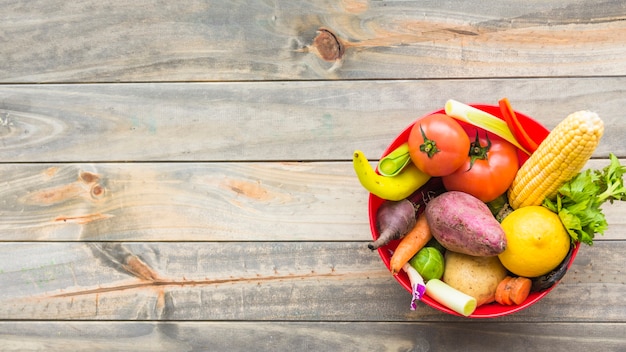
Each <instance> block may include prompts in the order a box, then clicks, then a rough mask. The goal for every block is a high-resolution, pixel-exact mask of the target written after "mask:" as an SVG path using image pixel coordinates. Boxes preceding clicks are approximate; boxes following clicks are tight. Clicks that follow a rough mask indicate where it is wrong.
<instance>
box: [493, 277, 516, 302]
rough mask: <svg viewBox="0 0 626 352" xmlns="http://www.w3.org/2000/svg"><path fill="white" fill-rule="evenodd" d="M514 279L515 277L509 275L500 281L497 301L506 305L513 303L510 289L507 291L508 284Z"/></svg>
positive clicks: (497, 288) (497, 289)
mask: <svg viewBox="0 0 626 352" xmlns="http://www.w3.org/2000/svg"><path fill="white" fill-rule="evenodd" d="M512 279H513V278H512V277H510V276H507V277H505V278H504V279H503V280H502V281H500V283H499V284H498V286H497V287H496V302H498V303H500V304H502V305H505V306H508V305H511V300H510V297H509V291H507V286H508V284H509V282H510V281H511V280H512Z"/></svg>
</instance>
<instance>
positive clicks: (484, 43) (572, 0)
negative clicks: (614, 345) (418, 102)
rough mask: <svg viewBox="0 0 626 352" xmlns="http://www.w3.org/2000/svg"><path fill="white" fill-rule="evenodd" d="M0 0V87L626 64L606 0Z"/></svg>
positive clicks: (530, 73)
mask: <svg viewBox="0 0 626 352" xmlns="http://www.w3.org/2000/svg"><path fill="white" fill-rule="evenodd" d="M2 8H3V11H2V14H1V15H0V39H1V40H2V53H3V59H2V61H3V65H2V66H0V81H2V82H6V83H17V82H32V83H35V82H120V81H125V82H147V81H160V82H163V81H208V80H212V81H218V80H219V81H232V80H294V79H295V80H299V79H319V78H325V79H372V78H447V77H451V76H452V77H538V76H572V75H577V76H579V75H580V76H597V75H602V76H608V75H624V74H625V73H626V59H625V58H626V45H625V44H626V36H625V35H624V33H626V22H625V21H624V19H626V5H624V3H623V2H622V1H619V0H613V1H594V2H593V3H590V2H588V1H582V0H551V1H542V2H541V3H536V2H533V3H520V2H518V1H512V0H507V1H499V2H497V3H496V4H489V5H487V4H484V3H482V2H480V1H466V2H463V3H459V2H458V1H425V2H424V1H419V2H418V1H356V0H345V1H328V0H315V1H250V0H248V1H232V2H228V3H222V2H206V1H186V2H184V3H178V2H169V3H160V4H159V5H157V6H155V5H153V3H152V2H149V1H135V2H133V3H128V2H125V1H119V0H118V1H108V2H106V3H102V2H100V1H81V2H80V3H71V4H69V3H59V2H57V1H52V0H40V1H37V2H36V4H35V3H33V4H31V5H28V6H25V5H24V4H22V3H20V2H13V1H3V3H2ZM322 27H323V28H327V29H329V30H331V31H332V32H333V34H334V36H335V37H336V38H338V40H340V41H341V42H342V43H343V45H344V46H345V54H344V55H343V56H342V57H341V59H340V60H338V61H334V60H333V61H332V62H327V61H324V60H322V59H321V57H320V55H316V54H315V53H316V52H318V51H316V50H314V49H316V47H312V44H313V42H314V38H315V36H316V31H317V30H318V29H319V28H322ZM78 34H80V35H78Z"/></svg>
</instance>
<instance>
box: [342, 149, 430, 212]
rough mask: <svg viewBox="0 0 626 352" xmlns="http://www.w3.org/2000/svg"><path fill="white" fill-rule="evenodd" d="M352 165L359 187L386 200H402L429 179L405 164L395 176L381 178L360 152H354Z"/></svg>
mask: <svg viewBox="0 0 626 352" xmlns="http://www.w3.org/2000/svg"><path fill="white" fill-rule="evenodd" d="M352 165H353V167H354V171H355V172H356V175H357V176H358V178H359V182H361V185H362V186H363V187H365V189H366V190H368V191H369V192H370V193H372V194H374V195H376V196H378V197H380V198H382V199H386V200H394V201H397V200H402V199H404V198H406V197H408V196H410V195H411V194H412V193H413V192H415V191H417V189H418V188H420V187H422V186H423V185H424V184H425V183H426V182H427V181H428V180H429V179H430V176H429V175H427V174H426V173H424V172H423V171H421V170H420V169H418V168H417V166H415V164H413V163H409V164H407V166H405V167H404V170H402V172H400V173H399V174H398V175H396V176H381V175H379V174H377V173H376V172H375V171H374V168H372V165H370V163H369V161H368V160H367V158H366V157H365V155H364V154H363V152H362V151H360V150H357V151H355V152H354V155H353V156H352Z"/></svg>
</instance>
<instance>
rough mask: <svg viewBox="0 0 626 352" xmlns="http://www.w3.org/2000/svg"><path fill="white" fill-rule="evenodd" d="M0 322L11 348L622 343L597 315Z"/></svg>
mask: <svg viewBox="0 0 626 352" xmlns="http://www.w3.org/2000/svg"><path fill="white" fill-rule="evenodd" d="M0 330H1V331H2V333H0V342H2V344H3V346H4V347H5V348H6V349H7V350H9V351H10V350H32V351H49V350H67V349H72V350H73V351H128V350H132V351H196V350H211V351H226V350H227V351H233V352H236V351H242V352H247V351H251V350H253V351H286V350H292V349H298V350H306V351H322V350H333V351H356V352H360V351H390V352H391V351H485V352H489V351H498V352H499V351H511V350H516V349H517V348H518V347H517V346H519V350H521V351H523V350H528V349H536V350H543V349H546V348H549V350H550V351H554V352H571V351H584V350H587V351H595V350H597V348H598V347H601V348H602V351H606V352H618V351H623V346H624V344H626V338H625V337H624V336H626V335H625V332H626V326H625V325H624V324H602V323H597V324H588V325H586V327H585V330H580V329H579V325H577V324H572V323H552V322H550V323H537V324H517V323H507V322H473V323H472V324H465V323H454V322H444V323H420V322H412V323H390V322H380V323H376V322H372V323H361V322H324V323H318V322H288V323H286V322H271V323H267V322H219V321H216V322H205V323H194V322H158V323H156V322H122V323H120V322H81V323H77V322H37V323H30V322H11V323H2V324H0ZM110 336H115V338H114V339H111V338H109V337H110ZM599 336H602V338H599ZM451 337H454V338H451ZM234 340H236V341H237V343H232V341H234ZM485 341H489V342H490V343H489V344H485Z"/></svg>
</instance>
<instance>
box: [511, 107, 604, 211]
mask: <svg viewBox="0 0 626 352" xmlns="http://www.w3.org/2000/svg"><path fill="white" fill-rule="evenodd" d="M603 133H604V124H603V122H602V120H601V119H600V117H598V115H597V114H596V113H594V112H590V111H578V112H575V113H572V114H570V115H569V116H567V117H566V118H565V119H564V120H563V121H561V123H559V124H558V125H557V126H556V127H555V128H554V129H553V130H552V131H551V132H550V133H549V134H548V137H546V139H545V140H544V141H543V142H541V144H540V145H539V147H538V148H537V150H536V151H535V152H534V153H533V154H532V155H531V156H530V158H529V159H528V160H527V161H526V162H525V163H524V165H522V167H521V168H520V169H519V171H518V172H517V175H516V176H515V179H514V180H513V183H512V184H511V187H510V188H509V191H508V196H509V204H510V205H511V207H512V208H513V209H517V208H521V207H525V206H529V205H541V203H543V200H544V199H545V198H551V197H553V196H554V195H555V194H556V191H557V190H558V189H559V187H561V186H562V185H563V184H564V183H565V182H567V181H569V180H570V179H571V178H572V177H574V176H575V175H576V174H577V173H578V172H580V170H581V169H582V168H583V167H584V166H585V164H586V163H587V161H588V160H589V158H590V157H591V155H592V154H593V152H594V151H595V149H596V147H597V146H598V143H599V142H600V138H601V137H602V134H603Z"/></svg>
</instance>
